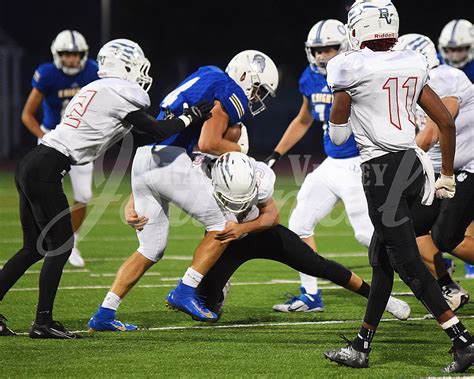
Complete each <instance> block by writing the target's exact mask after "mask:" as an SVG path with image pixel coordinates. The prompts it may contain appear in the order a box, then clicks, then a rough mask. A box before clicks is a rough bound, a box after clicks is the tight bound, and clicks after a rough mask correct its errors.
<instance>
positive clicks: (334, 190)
mask: <svg viewBox="0 0 474 379" xmlns="http://www.w3.org/2000/svg"><path fill="white" fill-rule="evenodd" d="M299 89H300V93H301V94H302V95H303V96H305V97H306V98H307V99H308V102H309V104H310V107H311V113H312V115H313V117H314V119H315V121H318V122H320V123H323V133H324V151H325V153H326V155H327V158H326V159H325V160H324V161H323V162H322V163H321V164H320V165H319V166H318V167H317V168H316V169H315V170H314V171H313V172H311V173H310V174H308V175H307V176H306V178H305V180H304V182H303V184H302V186H301V188H300V191H299V192H298V196H297V204H296V207H295V209H294V210H293V212H292V214H291V216H290V220H289V229H290V230H292V231H293V232H295V233H296V234H298V235H299V236H300V237H301V238H308V237H311V236H312V235H313V234H314V228H315V227H316V225H317V224H318V223H319V222H320V221H321V220H322V219H323V218H324V217H326V216H327V215H328V214H329V212H331V210H332V209H333V208H334V206H335V205H336V203H337V201H338V200H342V201H343V202H344V206H345V208H346V213H347V216H348V218H349V222H350V223H351V225H352V228H353V229H354V234H355V238H356V239H357V240H358V241H359V242H360V243H361V244H363V245H364V246H368V245H369V243H370V239H371V237H372V233H373V227H372V223H371V222H370V218H369V216H368V209H367V202H366V200H365V195H364V192H363V188H362V182H361V171H360V158H359V150H358V148H357V145H356V142H355V140H354V136H353V135H351V136H350V138H349V139H348V140H347V142H346V143H345V144H343V145H341V146H337V145H334V144H333V143H332V141H331V139H330V138H329V133H328V131H327V122H328V120H329V114H330V110H331V105H332V101H333V95H332V91H331V89H330V88H329V85H328V83H327V81H326V77H325V76H324V75H322V74H321V73H319V72H315V71H313V70H312V68H311V66H308V67H307V68H306V70H305V71H304V72H303V74H302V75H301V78H300V81H299Z"/></svg>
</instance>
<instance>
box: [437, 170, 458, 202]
mask: <svg viewBox="0 0 474 379" xmlns="http://www.w3.org/2000/svg"><path fill="white" fill-rule="evenodd" d="M435 189H436V197H437V198H438V199H452V198H453V197H454V195H455V193H456V180H455V179H454V175H452V176H447V175H443V174H441V176H440V177H439V178H438V180H437V181H436V183H435Z"/></svg>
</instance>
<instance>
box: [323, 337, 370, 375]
mask: <svg viewBox="0 0 474 379" xmlns="http://www.w3.org/2000/svg"><path fill="white" fill-rule="evenodd" d="M341 337H342V338H343V339H345V340H346V341H347V342H348V344H347V346H346V347H341V348H339V349H334V350H329V351H326V352H325V353H324V356H325V357H326V359H329V360H330V361H333V362H336V363H338V364H340V365H343V366H348V367H352V368H367V367H369V353H363V352H362V351H358V350H355V349H354V348H353V347H352V342H351V341H349V340H348V339H347V338H346V337H345V336H342V335H341ZM369 352H370V350H369Z"/></svg>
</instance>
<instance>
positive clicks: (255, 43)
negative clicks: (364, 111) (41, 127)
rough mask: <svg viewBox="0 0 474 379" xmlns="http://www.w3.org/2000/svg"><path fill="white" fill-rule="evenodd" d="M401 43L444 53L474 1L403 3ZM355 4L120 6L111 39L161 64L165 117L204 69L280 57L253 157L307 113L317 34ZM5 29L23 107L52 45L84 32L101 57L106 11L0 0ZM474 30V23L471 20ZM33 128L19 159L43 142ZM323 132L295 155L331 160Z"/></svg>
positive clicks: (156, 66) (144, 1)
mask: <svg viewBox="0 0 474 379" xmlns="http://www.w3.org/2000/svg"><path fill="white" fill-rule="evenodd" d="M393 2H394V4H395V6H396V7H397V9H398V12H399V15H400V34H405V33H409V32H418V33H422V34H426V35H428V36H429V37H430V38H431V39H432V40H433V41H434V42H435V44H436V43H437V39H438V36H439V33H440V31H441V29H442V27H443V26H444V25H445V24H446V23H447V22H448V21H450V20H451V19H454V18H468V19H469V18H471V19H472V15H473V9H474V3H473V1H472V0H453V1H449V2H447V1H443V2H434V1H426V0H424V1H419V0H418V1H408V0H398V1H397V0H394V1H393ZM351 3H352V1H346V0H329V1H325V2H322V1H319V2H318V1H311V2H310V1H292V2H289V1H278V0H274V1H239V2H215V1H201V2H193V3H192V4H190V5H187V4H186V5H185V3H181V2H177V1H170V0H160V1H152V0H134V1H131V0H111V10H112V11H111V28H110V37H111V39H113V38H120V37H123V38H129V39H132V40H135V41H136V42H138V43H139V44H140V45H141V46H142V48H143V50H144V52H145V54H146V56H147V57H148V58H149V60H150V61H151V63H152V67H151V71H150V73H151V75H152V76H153V78H154V83H153V87H152V89H151V90H150V97H151V100H152V107H151V109H150V112H151V113H152V114H156V112H157V109H158V105H159V102H160V100H161V99H162V98H163V96H164V95H165V94H166V93H167V92H169V91H170V90H172V89H173V88H174V87H175V86H176V84H178V82H179V81H181V80H182V79H183V78H184V77H185V76H186V75H187V74H189V73H191V72H192V71H194V70H195V69H197V68H198V67H199V66H202V65H208V64H214V65H217V66H219V67H221V68H225V66H226V65H227V62H228V61H229V60H230V59H231V58H232V57H233V56H234V55H235V54H236V53H238V52H239V51H240V50H244V49H249V48H252V49H258V50H262V51H263V52H265V53H267V54H268V55H269V56H270V57H272V58H273V60H274V61H275V63H276V64H277V66H278V68H279V70H280V74H281V76H280V86H279V89H278V92H277V98H276V99H274V100H273V102H272V103H271V104H270V106H269V108H268V110H267V111H266V112H264V113H263V114H261V115H258V116H257V117H256V118H255V119H251V118H250V117H249V118H248V122H247V125H248V126H249V134H250V138H251V139H250V141H251V151H250V152H251V153H252V154H257V153H262V154H264V153H267V152H270V151H271V150H272V149H273V147H274V146H275V145H276V143H277V142H278V140H279V138H280V137H281V135H282V134H283V132H284V130H285V128H286V127H287V126H288V123H289V122H290V121H291V120H292V118H293V117H294V116H295V115H296V113H297V111H298V110H299V107H300V105H301V97H300V94H299V93H298V78H299V75H300V74H301V73H302V71H303V70H304V68H305V67H306V65H307V60H306V55H305V52H304V41H305V39H306V36H307V33H308V31H309V29H310V28H311V26H312V25H313V24H315V23H316V22H317V21H319V20H321V19H326V18H336V19H339V20H341V21H343V22H344V23H345V21H346V14H347V13H346V10H345V7H346V6H347V5H348V4H351ZM0 4H1V5H0V29H2V30H3V32H4V33H5V34H6V35H8V36H9V37H10V38H11V39H13V40H14V41H15V42H16V43H17V44H18V46H19V47H21V48H22V49H23V58H22V63H21V100H22V105H23V103H24V101H25V100H26V97H27V96H28V93H29V91H30V90H31V87H30V81H31V75H32V74H33V72H34V70H35V68H36V66H37V65H39V64H40V63H43V62H46V61H50V60H52V57H51V53H50V44H51V41H52V40H53V38H54V37H55V36H56V34H57V33H58V32H60V31H61V30H63V29H76V30H78V31H80V32H81V33H82V34H83V35H84V36H85V38H86V40H87V42H88V44H89V47H90V52H89V56H90V57H91V58H95V56H96V55H97V52H98V50H99V48H100V46H101V42H102V41H101V27H100V25H101V2H100V0H83V1H64V0H62V1H59V0H51V1H21V0H20V1H13V0H0ZM471 21H472V20H471ZM17 121H18V128H23V129H24V130H23V131H22V144H21V146H20V147H19V148H18V149H16V150H15V152H14V153H13V156H12V157H13V158H18V157H19V156H21V155H22V154H24V152H25V151H27V150H28V149H30V148H31V147H32V146H34V144H35V143H36V141H35V139H34V137H33V136H31V135H30V134H29V133H28V132H27V131H26V129H25V128H24V127H23V126H22V125H21V121H20V120H17ZM321 140H322V133H321V130H320V128H319V127H317V126H316V125H315V127H313V128H312V130H311V131H310V133H308V135H307V136H306V137H305V139H304V140H303V141H302V142H300V143H299V144H298V145H297V146H296V148H295V149H294V150H293V151H294V152H298V153H308V154H309V153H312V154H315V155H317V156H321V154H322V153H321V152H322V142H321Z"/></svg>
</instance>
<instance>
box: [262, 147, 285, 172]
mask: <svg viewBox="0 0 474 379" xmlns="http://www.w3.org/2000/svg"><path fill="white" fill-rule="evenodd" d="M280 159H281V154H280V153H279V152H278V151H273V153H271V154H270V155H269V156H268V157H266V158H265V159H264V160H263V162H264V163H266V164H267V166H268V167H270V168H272V166H273V165H274V164H275V163H276V162H277V161H279V160H280Z"/></svg>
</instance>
